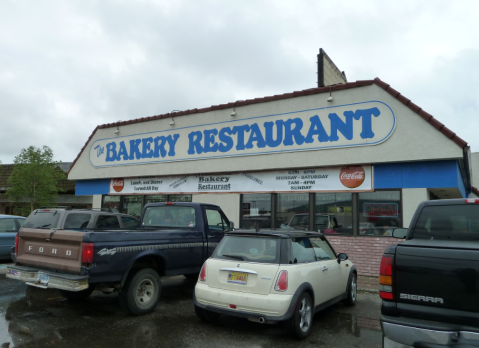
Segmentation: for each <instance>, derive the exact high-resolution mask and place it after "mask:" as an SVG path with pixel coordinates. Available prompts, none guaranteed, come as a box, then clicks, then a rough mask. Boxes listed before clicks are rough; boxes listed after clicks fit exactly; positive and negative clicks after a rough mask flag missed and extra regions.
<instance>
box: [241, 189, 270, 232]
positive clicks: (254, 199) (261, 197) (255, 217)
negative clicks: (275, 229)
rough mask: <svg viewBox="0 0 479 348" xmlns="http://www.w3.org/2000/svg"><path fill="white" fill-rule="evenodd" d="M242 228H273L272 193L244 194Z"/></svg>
mask: <svg viewBox="0 0 479 348" xmlns="http://www.w3.org/2000/svg"><path fill="white" fill-rule="evenodd" d="M242 217H243V218H242V220H241V222H240V227H241V228H248V229H249V228H253V229H256V228H271V194H269V193H257V194H244V195H243V206H242Z"/></svg>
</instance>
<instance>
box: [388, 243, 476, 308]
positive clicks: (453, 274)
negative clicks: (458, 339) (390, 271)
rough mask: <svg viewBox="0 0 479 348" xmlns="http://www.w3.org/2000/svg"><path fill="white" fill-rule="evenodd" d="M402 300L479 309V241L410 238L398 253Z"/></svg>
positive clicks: (398, 278)
mask: <svg viewBox="0 0 479 348" xmlns="http://www.w3.org/2000/svg"><path fill="white" fill-rule="evenodd" d="M395 272H396V274H395V278H396V282H395V284H396V296H397V299H398V304H399V303H408V304H415V305H423V306H430V307H436V308H444V309H454V310H462V311H468V312H479V243H477V242H465V241H464V242H462V241H449V240H410V241H406V242H403V243H401V244H399V245H398V247H397V252H396V269H395Z"/></svg>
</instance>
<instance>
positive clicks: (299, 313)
mask: <svg viewBox="0 0 479 348" xmlns="http://www.w3.org/2000/svg"><path fill="white" fill-rule="evenodd" d="M312 304H313V302H312V301H311V297H310V296H309V294H308V293H306V292H303V293H302V294H301V296H299V299H298V302H297V303H296V309H295V311H294V313H293V316H292V317H291V319H289V321H288V322H287V325H288V326H289V330H290V332H291V333H292V334H293V336H296V337H297V338H300V339H303V338H306V337H308V336H309V334H310V333H311V328H312V324H313V305H312Z"/></svg>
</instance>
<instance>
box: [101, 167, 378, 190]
mask: <svg viewBox="0 0 479 348" xmlns="http://www.w3.org/2000/svg"><path fill="white" fill-rule="evenodd" d="M373 188H374V187H373V170H372V166H371V165H367V166H347V167H331V168H313V169H300V170H290V171H275V172H251V173H235V174H229V175H228V174H219V175H185V176H168V177H141V178H116V179H112V180H111V182H110V194H155V193H158V194H160V193H241V192H345V191H348V192H349V191H351V192H365V191H372V190H373Z"/></svg>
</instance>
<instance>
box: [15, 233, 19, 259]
mask: <svg viewBox="0 0 479 348" xmlns="http://www.w3.org/2000/svg"><path fill="white" fill-rule="evenodd" d="M18 239H19V238H18V233H17V235H16V236H15V256H18Z"/></svg>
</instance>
